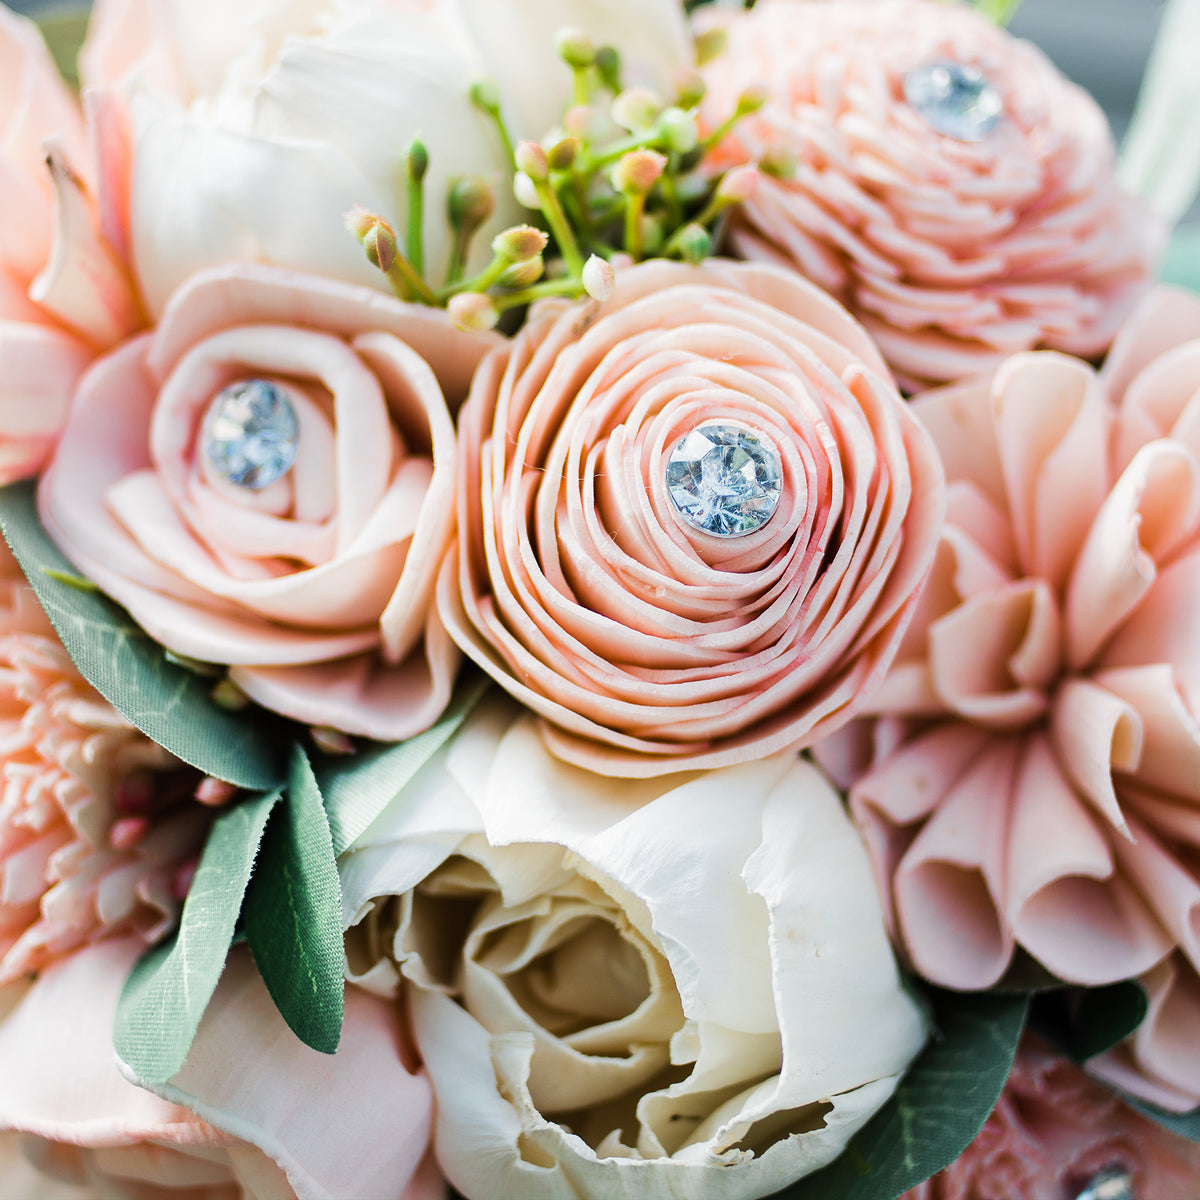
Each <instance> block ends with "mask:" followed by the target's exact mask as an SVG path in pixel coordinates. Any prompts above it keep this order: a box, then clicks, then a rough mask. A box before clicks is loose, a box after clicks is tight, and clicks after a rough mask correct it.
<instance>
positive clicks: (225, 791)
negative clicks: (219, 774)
mask: <svg viewBox="0 0 1200 1200" xmlns="http://www.w3.org/2000/svg"><path fill="white" fill-rule="evenodd" d="M237 793H238V789H237V786H236V784H232V783H226V782H225V780H224V779H214V778H213V776H211V775H205V777H204V778H203V779H202V780H200V782H199V783H198V784H197V785H196V791H195V793H194V795H195V798H196V799H197V800H198V801H199V802H200V803H201V804H203V805H206V806H207V807H208V808H220V807H221V805H223V804H228V803H229V801H230V800H232V799H233V798H234V796H236V795H237Z"/></svg>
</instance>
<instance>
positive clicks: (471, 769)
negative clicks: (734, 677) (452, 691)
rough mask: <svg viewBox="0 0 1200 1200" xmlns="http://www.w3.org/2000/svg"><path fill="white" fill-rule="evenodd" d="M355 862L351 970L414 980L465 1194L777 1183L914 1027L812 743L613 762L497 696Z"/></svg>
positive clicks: (883, 1091)
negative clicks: (626, 776)
mask: <svg viewBox="0 0 1200 1200" xmlns="http://www.w3.org/2000/svg"><path fill="white" fill-rule="evenodd" d="M731 799H732V800H733V801H735V802H732V803H731ZM716 830H719V836H717V837H714V836H713V835H714V831H716ZM340 867H341V880H342V895H343V903H344V905H345V912H346V920H347V923H348V925H350V926H352V928H350V931H349V933H348V935H347V955H348V961H349V966H350V971H351V975H352V977H354V978H357V979H359V980H360V981H361V982H363V983H364V984H366V985H369V986H371V987H373V988H376V989H379V990H382V991H384V992H387V991H389V990H390V989H391V988H393V987H394V986H395V985H396V983H397V969H396V967H394V966H393V965H392V963H393V962H394V963H396V964H398V965H399V971H400V972H401V973H402V974H403V975H404V976H405V977H406V979H407V981H408V984H407V986H408V989H409V990H408V992H407V996H408V1002H409V1005H410V1010H411V1013H412V1018H413V1027H414V1031H415V1034H416V1040H417V1044H418V1048H419V1049H420V1052H421V1056H422V1058H423V1060H424V1062H425V1065H426V1068H427V1069H428V1071H429V1073H430V1078H431V1079H432V1081H433V1085H434V1090H435V1093H436V1097H437V1128H436V1134H435V1148H436V1151H437V1156H438V1161H439V1162H440V1164H441V1166H442V1169H443V1170H444V1171H445V1173H446V1175H447V1176H448V1178H449V1179H450V1181H451V1182H452V1183H453V1184H454V1186H455V1187H457V1188H458V1189H459V1190H460V1191H462V1192H463V1193H464V1194H465V1195H466V1196H468V1197H470V1198H471V1200H482V1198H484V1197H486V1198H488V1200H501V1198H511V1200H539V1198H551V1197H563V1198H564V1200H565V1198H567V1197H570V1198H572V1200H573V1198H575V1197H577V1196H580V1195H586V1196H588V1197H591V1198H592V1200H606V1198H608V1197H629V1196H666V1195H670V1196H677V1197H696V1198H700V1197H704V1198H706V1200H711V1198H713V1197H726V1198H733V1197H754V1196H764V1195H767V1194H768V1193H771V1192H774V1191H775V1190H777V1189H778V1188H780V1187H782V1186H783V1185H784V1184H786V1183H787V1182H788V1181H789V1180H792V1179H794V1178H796V1177H798V1176H800V1175H802V1174H805V1173H807V1172H809V1171H813V1170H816V1169H817V1168H818V1167H820V1166H822V1165H823V1164H824V1163H826V1162H828V1161H830V1160H831V1159H832V1158H833V1157H834V1156H835V1155H837V1154H838V1153H839V1152H840V1151H841V1149H842V1148H843V1147H844V1146H845V1144H846V1142H847V1140H848V1139H849V1137H850V1136H851V1135H852V1134H853V1132H854V1131H855V1130H856V1129H858V1128H859V1127H860V1126H861V1125H862V1124H863V1123H864V1122H865V1121H866V1120H867V1119H868V1118H869V1116H870V1115H871V1114H872V1113H873V1112H874V1111H875V1110H876V1109H877V1108H878V1107H879V1106H880V1105H882V1104H883V1102H884V1101H885V1100H886V1099H887V1097H888V1096H889V1095H890V1094H891V1091H892V1089H893V1087H894V1086H895V1084H896V1081H897V1079H898V1078H899V1075H900V1073H901V1072H902V1071H903V1070H904V1069H905V1068H906V1066H907V1065H908V1063H909V1062H910V1061H911V1060H912V1058H913V1057H914V1055H915V1054H916V1052H917V1050H918V1049H919V1048H920V1046H921V1043H922V1041H923V1038H924V1034H923V1030H922V1025H921V1020H920V1017H919V1015H918V1012H917V1010H916V1007H915V1005H914V1004H913V1002H912V1001H911V1000H910V999H909V998H908V996H907V995H906V993H905V992H904V990H903V989H902V987H901V986H900V983H899V980H898V977H897V973H896V970H895V966H894V963H893V959H892V954H891V950H890V948H889V946H888V943H887V939H886V936H885V934H884V930H883V925H882V921H881V918H880V913H879V909H878V907H877V901H876V899H875V896H874V892H873V889H872V887H871V881H870V873H869V868H868V866H867V862H866V859H865V857H864V855H863V851H862V846H861V844H860V843H859V841H858V839H857V837H856V836H855V834H854V831H853V828H852V826H851V825H850V823H849V822H848V821H847V819H846V817H845V815H844V813H843V810H842V807H841V804H840V802H839V799H838V797H837V794H836V793H835V792H834V791H833V789H832V788H831V787H830V786H829V785H828V783H827V782H826V781H825V780H824V779H823V778H822V777H821V775H820V774H819V773H818V772H817V771H816V770H815V769H814V768H813V767H812V766H811V765H810V764H807V763H804V762H801V761H799V760H798V759H797V758H796V757H795V756H794V755H786V754H785V755H779V756H776V757H774V758H770V759H766V760H763V761H759V762H756V763H752V764H746V765H742V766H739V767H731V768H727V769H724V770H719V771H712V772H705V773H694V774H691V775H686V776H678V775H677V776H673V777H670V778H667V779H659V780H655V781H651V782H630V781H614V780H612V779H609V778H606V777H603V776H599V775H593V774H591V773H589V772H586V771H583V770H580V769H579V768H577V767H572V766H568V765H566V764H564V763H562V762H561V761H559V760H557V759H555V758H554V757H552V756H551V755H550V754H549V753H548V752H547V750H546V748H545V745H544V744H543V742H542V740H541V738H540V737H539V734H538V730H537V725H536V722H535V721H534V719H533V718H532V717H531V716H530V715H529V714H526V713H522V712H521V711H520V710H515V709H514V708H513V707H512V706H510V704H509V703H508V702H489V703H488V704H486V705H485V706H484V707H483V708H482V709H480V710H479V711H478V712H477V713H475V714H474V715H472V717H470V718H469V719H468V722H467V723H466V724H465V725H464V726H463V729H462V731H461V732H460V733H459V735H458V736H457V738H456V739H455V740H454V741H452V742H451V743H450V744H449V745H448V747H446V748H445V749H443V750H442V751H441V752H440V754H439V755H438V756H437V757H436V758H435V759H434V760H433V761H431V763H430V764H428V765H427V766H426V767H425V768H424V770H423V771H422V773H421V774H420V775H419V776H418V777H417V779H416V781H415V782H414V783H413V784H412V785H411V786H410V787H409V788H407V789H406V790H405V791H404V793H403V794H402V796H401V797H400V798H399V800H398V801H397V802H396V803H394V804H393V805H391V806H390V807H389V808H388V809H386V810H385V811H384V812H383V813H382V814H381V815H380V816H379V817H378V818H377V819H376V821H375V822H374V824H373V825H372V826H371V827H370V828H369V829H368V830H367V831H366V832H365V833H364V834H363V835H362V836H361V837H360V838H359V839H358V840H357V841H356V842H355V843H354V844H353V845H352V846H351V848H350V849H349V850H348V851H347V852H346V853H345V855H344V856H343V857H342V859H341V862H340Z"/></svg>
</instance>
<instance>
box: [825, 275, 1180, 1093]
mask: <svg viewBox="0 0 1200 1200" xmlns="http://www.w3.org/2000/svg"><path fill="white" fill-rule="evenodd" d="M913 407H914V408H915V410H916V412H917V414H918V415H919V417H920V418H921V419H922V421H923V422H924V423H925V425H926V427H927V428H928V429H929V431H930V433H931V434H932V436H933V438H934V440H935V441H936V443H937V445H938V448H939V450H940V451H941V455H942V461H943V463H944V464H945V467H946V474H947V495H948V508H947V520H946V527H945V531H944V533H943V536H942V541H941V545H940V547H939V549H938V554H937V558H936V560H935V563H934V567H933V571H932V574H931V578H930V583H929V586H928V587H927V589H926V591H925V593H924V596H923V598H922V602H921V606H920V610H919V612H918V615H917V617H916V619H915V620H914V621H913V624H912V626H911V628H910V629H909V632H908V635H907V637H906V640H905V643H904V646H903V647H902V648H901V650H900V653H899V654H898V656H897V658H896V661H895V663H894V665H893V667H892V670H891V672H890V674H889V676H888V678H887V679H886V680H885V682H884V685H883V687H882V689H881V690H880V691H879V692H878V693H877V694H876V695H875V697H874V698H873V700H872V702H871V706H870V707H871V709H872V711H873V712H875V713H877V714H879V715H880V718H881V719H879V720H878V721H876V722H874V723H872V722H868V721H864V722H861V723H859V724H857V725H856V726H855V727H853V728H852V729H850V730H846V731H843V734H842V735H840V736H839V737H838V738H835V739H833V740H831V741H830V742H829V743H827V744H826V745H824V746H822V747H819V748H818V754H819V756H820V757H821V759H822V761H823V763H824V764H825V765H826V766H827V767H828V768H829V769H831V770H832V771H833V773H834V774H835V776H837V777H839V778H840V779H842V780H843V781H850V780H853V779H854V778H855V776H856V775H860V776H861V777H859V778H858V779H857V782H855V783H854V786H853V788H852V790H851V793H850V799H851V805H852V808H853V811H854V814H855V817H856V819H857V820H858V822H859V825H860V827H861V829H862V831H863V833H864V835H865V837H866V840H867V843H868V846H869V848H870V850H871V852H872V855H873V857H874V859H875V864H876V871H877V876H878V879H879V883H880V886H881V889H882V891H883V892H884V894H885V896H886V899H887V904H888V907H889V909H890V913H891V922H892V925H893V932H894V935H895V937H896V939H897V941H898V943H899V945H900V946H901V947H902V949H903V951H904V953H905V954H906V955H907V957H908V959H909V961H910V962H911V963H912V964H913V966H914V967H915V968H916V969H917V970H918V971H919V972H920V973H921V974H923V975H925V976H926V977H927V978H929V979H932V980H934V981H935V982H938V983H940V984H943V985H946V986H950V987H955V988H983V987H987V986H989V985H990V984H992V983H995V982H996V981H997V980H998V979H999V978H1000V977H1001V976H1002V975H1003V974H1004V972H1005V970H1006V968H1007V967H1008V964H1009V962H1010V960H1011V958H1012V955H1013V952H1014V949H1015V948H1016V947H1018V946H1020V947H1023V948H1024V949H1025V950H1027V951H1028V952H1029V953H1030V954H1032V955H1033V956H1034V957H1035V958H1036V959H1038V960H1039V961H1040V962H1041V963H1043V964H1044V965H1045V966H1046V967H1047V968H1049V970H1051V971H1052V972H1053V973H1054V974H1055V975H1057V976H1059V977H1060V978H1062V979H1065V980H1068V981H1071V982H1076V983H1083V984H1103V983H1108V982H1112V981H1115V980H1120V979H1126V978H1130V977H1133V976H1136V975H1140V974H1142V973H1143V972H1146V971H1149V970H1150V969H1151V968H1153V967H1155V966H1156V964H1159V963H1160V962H1161V961H1162V960H1163V959H1164V958H1166V956H1167V955H1169V954H1170V953H1171V952H1172V951H1173V950H1175V949H1176V948H1177V947H1178V948H1179V950H1180V951H1181V952H1182V954H1183V955H1185V956H1186V958H1187V959H1188V960H1189V961H1190V962H1191V963H1193V964H1196V963H1197V962H1200V938H1198V931H1200V869H1198V867H1197V863H1198V861H1200V860H1198V859H1197V851H1198V850H1200V724H1198V722H1197V714H1200V653H1197V647H1198V642H1197V636H1198V630H1200V625H1198V623H1197V621H1196V612H1197V603H1198V602H1200V299H1198V298H1197V297H1195V296H1191V295H1190V294H1188V293H1184V292H1177V291H1171V290H1168V289H1163V290H1162V291H1160V292H1157V293H1155V294H1154V295H1153V297H1151V298H1150V299H1149V300H1147V302H1146V303H1145V304H1144V305H1143V307H1142V308H1141V309H1139V311H1138V313H1137V315H1136V316H1135V318H1134V319H1133V320H1132V321H1131V323H1130V324H1129V326H1127V327H1126V329H1125V330H1123V331H1122V333H1121V334H1120V336H1119V337H1118V339H1117V341H1116V343H1115V344H1114V348H1113V352H1112V354H1111V355H1110V357H1109V360H1108V363H1107V364H1106V366H1105V369H1104V371H1103V373H1102V374H1101V375H1100V376H1097V375H1096V374H1095V373H1094V372H1093V371H1092V370H1091V368H1090V367H1088V366H1086V365H1085V364H1084V363H1081V362H1078V361H1076V360H1074V359H1069V358H1066V357H1063V356H1061V355H1057V354H1052V353H1037V354H1023V355H1018V356H1016V357H1015V358H1013V359H1012V360H1010V361H1009V362H1008V363H1007V364H1006V365H1005V366H1004V367H1002V368H1001V369H1000V371H998V372H997V373H996V375H995V376H994V378H992V379H989V380H982V381H976V382H972V383H970V384H965V385H960V386H957V387H953V388H947V389H943V390H941V391H937V392H932V393H929V394H928V395H926V396H923V397H920V398H918V399H917V400H916V401H915V402H914V405H913ZM855 743H857V746H856V745H855ZM864 743H867V744H866V745H865V746H864ZM864 749H865V750H866V751H867V756H868V757H869V758H873V764H872V765H871V766H870V769H869V770H867V771H866V773H865V774H862V773H861V772H862V760H861V759H859V758H857V757H856V753H857V752H858V751H862V750H864ZM1190 1061H1191V1066H1192V1070H1193V1071H1194V1069H1195V1067H1197V1066H1200V1060H1197V1059H1196V1057H1195V1056H1194V1055H1192V1056H1191V1058H1190ZM1180 1066H1181V1069H1183V1067H1182V1064H1181V1065H1180ZM1194 1078H1195V1080H1196V1081H1197V1082H1198V1083H1200V1074H1197V1075H1195V1076H1194Z"/></svg>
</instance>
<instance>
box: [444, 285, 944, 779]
mask: <svg viewBox="0 0 1200 1200" xmlns="http://www.w3.org/2000/svg"><path fill="white" fill-rule="evenodd" d="M714 428H715V429H716V430H717V432H716V433H714V434H713V435H712V438H711V439H710V438H709V436H708V435H705V436H702V437H701V436H697V437H696V438H695V439H694V441H695V443H697V444H698V446H699V450H693V448H692V447H693V438H692V435H694V434H704V431H705V430H706V429H708V430H712V429H714ZM459 437H460V446H461V450H460V462H461V467H460V481H459V489H458V506H459V535H458V544H457V546H456V547H455V549H454V550H453V552H452V553H451V554H450V555H448V556H447V558H446V560H445V563H444V566H443V569H442V574H441V577H440V580H439V584H438V605H439V610H440V611H441V613H442V616H443V619H444V620H445V622H446V625H447V628H448V629H449V630H450V632H451V636H452V637H453V638H454V639H455V641H457V642H458V644H459V645H460V646H461V647H462V648H463V650H464V651H465V652H466V653H467V654H468V655H470V656H471V657H472V658H473V659H475V661H477V662H478V663H479V664H480V665H481V666H483V667H484V669H485V670H487V671H488V672H489V673H490V674H491V675H492V676H493V677H494V678H495V679H496V680H498V681H499V683H500V684H501V685H502V686H503V687H504V688H505V689H506V690H508V691H509V692H510V693H511V694H512V695H514V696H515V697H517V698H518V699H519V700H521V701H522V702H524V703H525V704H527V705H528V706H529V707H530V708H532V709H534V710H535V711H537V712H538V713H540V714H541V715H542V716H543V717H544V718H545V719H546V723H547V724H546V736H547V737H548V738H549V739H550V744H551V746H552V748H553V749H554V751H555V753H557V754H559V755H560V756H562V757H564V758H566V759H569V760H571V761H573V762H576V763H579V764H582V765H585V766H588V767H590V768H593V769H597V770H601V771H604V772H606V773H612V774H619V775H629V776H647V775H654V774H661V773H664V772H667V771H673V770H679V769H682V768H685V767H693V766H706V767H711V766H721V765H726V764H729V763H734V762H740V761H745V760H747V759H750V758H755V757H762V756H764V755H767V754H770V753H773V752H774V751H776V750H780V749H783V748H784V747H794V746H797V745H800V744H803V743H805V742H808V741H810V740H812V739H813V738H815V737H816V736H817V735H818V734H819V733H821V732H823V731H825V730H828V729H831V728H833V727H835V726H837V725H838V724H840V723H842V722H843V721H845V720H847V719H848V718H849V717H850V716H851V715H852V714H853V713H854V711H855V710H856V709H857V708H858V707H859V706H860V705H861V703H862V701H863V698H864V696H865V695H866V694H868V693H869V692H870V690H871V689H872V687H874V686H875V685H876V684H877V683H878V681H879V678H880V677H881V675H882V673H883V671H884V670H885V669H886V667H887V665H888V663H889V662H890V660H891V658H892V655H893V654H894V653H895V650H896V648H897V646H898V645H899V640H900V637H901V636H902V634H903V631H904V628H905V626H906V624H907V622H908V620H909V618H910V616H911V614H912V611H913V606H914V603H915V598H916V595H917V593H918V591H919V589H920V587H921V584H922V582H923V580H924V578H925V574H926V571H927V569H928V566H929V562H930V558H931V555H932V552H933V548H934V545H935V543H936V539H937V533H938V529H939V526H940V520H941V510H942V479H941V470H940V468H939V466H938V461H937V455H936V453H935V451H934V449H933V446H932V444H931V443H930V441H929V439H928V436H927V435H926V434H925V432H924V431H923V430H922V429H921V428H920V426H919V423H918V422H917V421H916V420H915V419H914V418H913V417H912V415H911V414H910V412H909V410H908V408H907V407H906V406H905V405H904V403H903V402H902V401H901V399H900V397H899V394H898V393H897V392H896V390H895V388H894V387H893V386H892V384H891V383H890V382H889V381H888V377H887V373H886V369H885V367H884V366H883V363H882V362H881V360H880V359H879V356H878V354H877V352H876V351H875V349H874V347H873V346H872V344H871V342H870V339H869V338H867V337H866V335H865V334H864V333H863V331H862V329H861V328H860V327H859V326H858V325H857V324H856V323H855V322H854V321H853V320H851V318H850V317H849V316H848V315H847V314H846V312H845V311H844V310H843V309H841V308H840V307H839V306H838V305H836V304H835V303H834V302H833V301H831V300H830V299H829V298H828V297H827V296H825V295H824V294H823V293H821V292H820V291H818V290H817V289H816V288H814V287H812V286H811V285H809V284H806V283H804V282H803V281H802V280H799V279H798V278H796V277H795V276H793V275H789V274H788V273H786V272H783V271H780V270H778V269H776V268H771V267H764V266H753V265H749V264H738V263H718V262H710V263H708V264H706V265H704V266H702V267H687V266H683V265H680V264H668V263H663V262H658V263H652V264H646V265H644V266H641V267H638V268H634V269H632V270H629V271H627V272H623V273H621V274H620V275H619V276H618V283H617V289H616V293H615V294H614V296H613V297H612V298H611V299H610V300H608V301H606V302H604V303H603V304H599V305H588V304H585V305H582V306H575V307H572V306H566V305H561V304H559V305H556V306H552V307H547V308H545V309H543V310H541V311H539V312H536V313H535V314H534V316H533V317H532V319H531V320H530V322H529V323H528V324H527V325H526V326H525V327H524V328H523V329H522V330H521V332H520V333H519V334H518V335H517V337H516V338H515V339H514V340H513V342H512V343H511V344H509V345H506V346H504V347H503V348H501V349H499V350H497V351H496V352H495V353H494V354H493V355H492V356H490V357H489V358H488V359H487V360H486V361H485V362H484V364H483V365H482V366H481V368H480V370H479V372H478V373H477V375H476V377H475V380H474V382H473V384H472V391H471V396H470V399H469V401H468V403H467V404H466V405H465V406H464V409H463V412H462V414H461V417H460V420H459ZM722 441H723V442H724V445H718V444H717V443H718V442H722ZM755 455H758V459H757V461H756V460H755V457H754V456H755ZM752 464H753V465H752ZM772 500H774V502H775V505H776V507H775V508H774V510H773V512H771V511H770V510H769V504H770V502H772ZM743 502H744V505H743ZM689 506H690V507H689ZM731 527H732V528H731ZM727 535H728V536H727Z"/></svg>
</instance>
